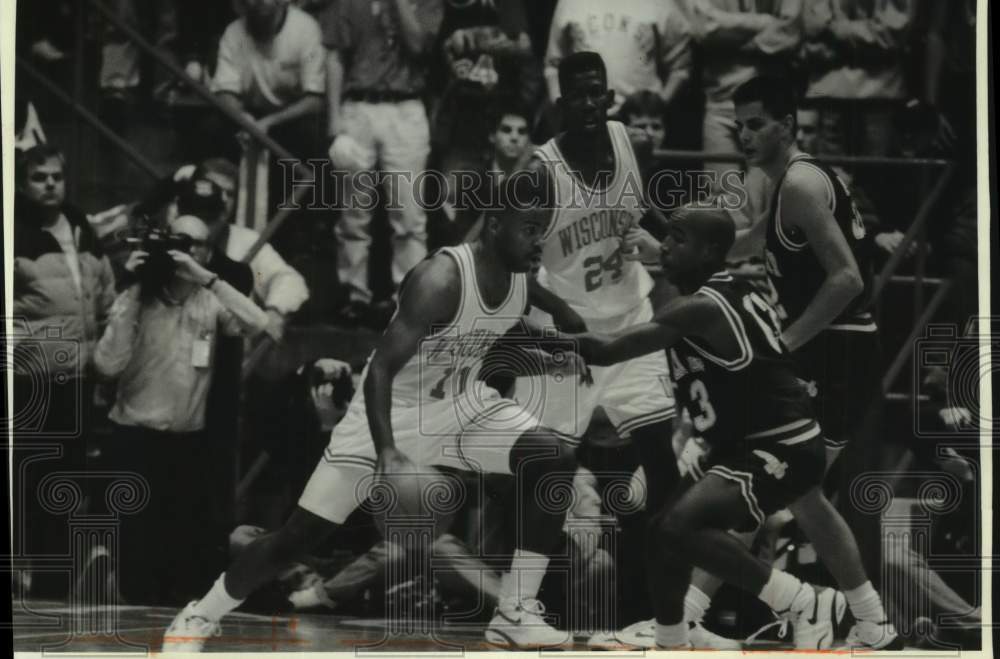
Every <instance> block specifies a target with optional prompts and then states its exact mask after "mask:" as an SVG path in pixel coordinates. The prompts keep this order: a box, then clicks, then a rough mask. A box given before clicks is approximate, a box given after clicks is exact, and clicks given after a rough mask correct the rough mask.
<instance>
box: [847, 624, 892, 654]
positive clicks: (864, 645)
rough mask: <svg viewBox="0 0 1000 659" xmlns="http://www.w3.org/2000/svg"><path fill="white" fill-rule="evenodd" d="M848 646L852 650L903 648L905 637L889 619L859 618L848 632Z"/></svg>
mask: <svg viewBox="0 0 1000 659" xmlns="http://www.w3.org/2000/svg"><path fill="white" fill-rule="evenodd" d="M847 647H849V648H851V649H852V650H855V649H858V650H861V649H863V650H902V649H903V639H901V638H900V637H899V634H897V633H896V628H895V627H893V626H892V623H891V622H889V621H888V620H883V621H882V622H869V621H868V620H858V621H857V622H855V623H854V626H853V627H851V631H850V632H848V633H847Z"/></svg>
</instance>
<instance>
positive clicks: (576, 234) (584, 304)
mask: <svg viewBox="0 0 1000 659" xmlns="http://www.w3.org/2000/svg"><path fill="white" fill-rule="evenodd" d="M607 126H608V132H609V134H610V135H611V144H612V147H613V149H614V156H615V171H614V173H613V174H612V176H611V181H610V183H609V184H608V186H607V187H606V188H604V189H595V188H591V187H589V186H588V185H586V184H584V183H583V182H582V181H581V179H580V177H579V175H578V174H577V173H575V172H574V171H572V167H571V165H569V164H568V163H567V161H566V158H565V157H564V156H563V154H562V152H561V151H560V150H559V145H558V144H557V142H556V139H555V138H553V139H551V140H549V141H548V142H546V143H545V144H544V145H542V146H541V147H539V149H538V150H537V151H536V152H535V157H536V158H538V159H539V160H540V161H541V162H542V163H544V164H545V166H546V168H547V169H548V172H549V174H550V175H551V179H552V180H553V181H554V190H553V194H554V206H555V209H554V211H553V217H552V222H551V224H550V225H549V228H548V230H547V232H546V234H545V239H544V244H543V247H542V269H541V271H540V272H539V276H538V280H539V283H541V284H542V285H543V286H545V287H546V288H548V289H549V290H551V291H552V292H553V293H555V294H556V295H558V296H559V297H561V298H562V299H564V300H566V302H568V303H569V305H570V306H571V307H572V308H573V309H574V310H575V311H576V312H577V313H579V314H580V315H581V316H583V317H584V318H610V317H614V316H620V315H622V314H624V313H626V312H628V311H630V310H632V309H635V308H636V307H637V306H639V304H641V303H642V301H643V300H644V299H645V298H646V297H647V296H648V295H649V291H650V289H651V288H652V286H653V282H652V279H651V278H650V276H649V274H648V273H647V272H646V270H645V268H644V267H643V266H642V264H641V263H639V262H638V261H626V260H624V259H623V258H622V255H621V252H620V251H619V247H620V245H621V238H622V236H623V235H624V234H625V232H626V231H628V229H629V227H630V226H633V225H638V223H639V219H640V218H641V217H642V214H643V212H644V204H643V201H642V200H643V193H642V178H641V176H640V173H639V166H638V164H637V163H636V159H635V154H634V153H633V151H632V143H631V142H630V141H629V138H628V132H627V131H626V129H625V126H624V125H623V124H621V123H620V122H617V121H609V122H608V124H607Z"/></svg>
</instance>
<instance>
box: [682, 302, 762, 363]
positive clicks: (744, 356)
mask: <svg viewBox="0 0 1000 659" xmlns="http://www.w3.org/2000/svg"><path fill="white" fill-rule="evenodd" d="M695 294H696V295H702V296H704V297H706V298H708V299H709V300H711V301H712V302H714V303H715V306H716V307H717V308H718V309H719V311H720V312H721V313H722V315H723V317H725V319H726V323H727V325H728V326H729V329H730V330H731V331H732V334H733V337H734V338H735V339H736V345H737V346H739V349H740V354H739V356H737V357H736V358H735V359H725V358H723V357H720V356H718V355H716V354H714V353H713V352H712V351H710V350H708V349H707V348H705V347H703V346H700V345H698V344H697V343H695V342H694V341H692V340H691V339H689V338H685V339H684V340H685V341H687V343H688V345H690V346H691V347H692V348H694V349H695V350H697V351H698V352H699V353H700V354H701V355H702V356H703V357H705V358H706V359H708V360H710V361H712V362H713V363H715V364H717V365H718V366H721V367H722V368H724V369H726V370H729V371H739V370H742V369H743V368H746V367H747V366H748V365H749V364H750V362H751V361H752V360H753V346H752V345H751V344H750V337H749V336H748V335H747V330H746V327H745V326H744V325H743V319H742V318H740V315H739V314H738V313H737V312H736V310H735V309H733V307H732V306H731V305H730V304H729V301H728V300H726V298H725V297H723V296H722V295H721V294H720V293H719V292H718V291H716V290H714V289H712V288H709V287H708V286H702V287H701V288H699V289H698V290H697V291H696V293H695Z"/></svg>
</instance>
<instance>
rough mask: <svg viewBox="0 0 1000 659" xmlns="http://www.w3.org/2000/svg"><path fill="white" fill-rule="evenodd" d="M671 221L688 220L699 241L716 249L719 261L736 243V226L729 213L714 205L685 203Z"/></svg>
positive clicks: (675, 212) (673, 214)
mask: <svg viewBox="0 0 1000 659" xmlns="http://www.w3.org/2000/svg"><path fill="white" fill-rule="evenodd" d="M670 218H671V220H682V219H683V220H689V221H690V222H691V225H692V227H693V228H694V230H695V232H696V233H697V234H698V237H699V239H700V240H702V241H704V242H706V243H708V244H709V245H711V246H713V247H715V248H716V250H717V251H718V253H719V257H720V258H721V259H723V260H724V259H725V257H726V254H728V253H729V250H730V249H732V247H733V243H734V242H735V241H736V225H735V224H734V223H733V218H732V215H730V214H729V211H727V210H725V209H724V208H722V207H721V206H720V205H719V204H716V203H707V204H706V203H701V204H697V203H687V204H684V205H683V206H681V207H680V208H678V209H677V210H675V211H674V212H673V213H672V214H671V216H670Z"/></svg>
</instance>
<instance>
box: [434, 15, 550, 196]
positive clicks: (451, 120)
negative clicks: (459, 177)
mask: <svg viewBox="0 0 1000 659" xmlns="http://www.w3.org/2000/svg"><path fill="white" fill-rule="evenodd" d="M527 30H528V26H527V21H526V19H525V13H524V6H523V0H499V1H495V0H472V1H471V2H462V3H457V2H447V3H445V10H444V21H443V23H442V28H441V40H440V41H441V46H440V50H441V56H442V57H443V60H444V66H443V67H442V68H443V69H444V73H445V80H444V84H443V87H444V89H443V91H442V94H441V99H440V101H439V102H438V106H437V110H436V111H435V116H434V122H433V123H434V126H433V130H432V131H431V138H432V142H433V147H434V153H435V156H434V160H435V162H436V163H438V165H437V166H438V168H439V169H440V170H441V171H442V172H443V173H444V174H445V176H447V175H448V174H450V173H451V172H453V171H458V170H471V169H474V168H477V167H479V166H480V164H481V160H482V158H483V153H484V152H485V151H486V148H487V144H486V141H487V136H488V135H489V134H490V133H491V130H492V129H493V128H494V126H492V125H491V121H492V120H493V119H494V116H493V115H494V113H493V112H492V108H493V107H495V105H496V104H497V103H498V102H501V99H509V102H510V103H514V104H517V105H519V106H521V107H524V108H535V107H537V105H538V101H539V100H540V98H541V92H542V70H541V65H540V64H539V62H538V60H536V59H535V57H534V54H533V52H532V50H531V39H530V38H529V37H528V33H527ZM529 119H530V117H529ZM529 125H530V121H529Z"/></svg>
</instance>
